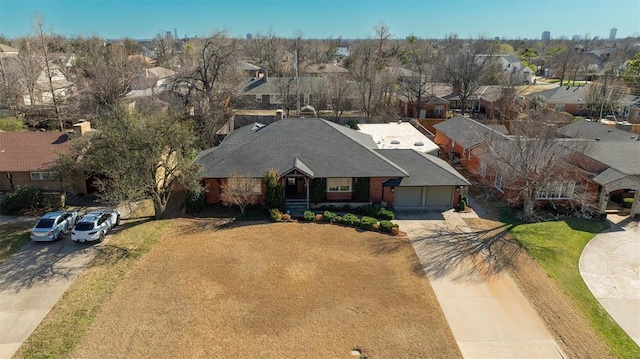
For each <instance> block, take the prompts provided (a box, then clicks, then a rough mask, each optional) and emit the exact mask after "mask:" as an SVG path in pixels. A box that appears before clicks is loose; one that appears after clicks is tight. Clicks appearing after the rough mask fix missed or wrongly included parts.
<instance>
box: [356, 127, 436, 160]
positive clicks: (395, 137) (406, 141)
mask: <svg viewBox="0 0 640 359" xmlns="http://www.w3.org/2000/svg"><path fill="white" fill-rule="evenodd" d="M358 129H359V130H360V132H363V133H366V134H368V135H369V136H371V138H372V139H373V141H374V142H375V143H376V145H377V146H378V148H380V149H414V150H416V151H418V152H422V153H426V154H431V155H435V156H437V155H438V150H439V149H440V148H439V147H438V145H436V144H435V143H434V142H433V141H431V140H430V139H429V138H427V136H425V135H423V134H422V133H421V132H420V131H418V130H417V129H416V128H415V127H413V125H412V124H410V123H408V122H391V123H375V124H372V123H369V124H359V125H358Z"/></svg>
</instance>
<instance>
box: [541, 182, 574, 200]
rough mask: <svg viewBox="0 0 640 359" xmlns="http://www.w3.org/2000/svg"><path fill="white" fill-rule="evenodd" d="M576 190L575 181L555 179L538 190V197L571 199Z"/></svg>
mask: <svg viewBox="0 0 640 359" xmlns="http://www.w3.org/2000/svg"><path fill="white" fill-rule="evenodd" d="M575 192H576V183H575V182H560V181H554V182H552V183H550V184H549V185H548V186H547V187H546V188H544V189H542V190H539V191H537V192H536V199H571V198H573V195H574V194H575Z"/></svg>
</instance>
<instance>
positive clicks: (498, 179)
mask: <svg viewBox="0 0 640 359" xmlns="http://www.w3.org/2000/svg"><path fill="white" fill-rule="evenodd" d="M493 186H494V187H495V188H497V189H498V191H500V192H504V179H503V178H502V173H496V178H494V180H493Z"/></svg>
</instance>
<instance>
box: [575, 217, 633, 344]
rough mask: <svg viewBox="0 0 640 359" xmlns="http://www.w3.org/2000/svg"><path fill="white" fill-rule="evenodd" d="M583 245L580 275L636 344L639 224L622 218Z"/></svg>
mask: <svg viewBox="0 0 640 359" xmlns="http://www.w3.org/2000/svg"><path fill="white" fill-rule="evenodd" d="M608 217H613V218H611V219H613V221H612V225H611V228H610V229H609V230H607V231H606V232H603V233H600V234H598V235H596V236H595V237H593V239H592V240H591V241H590V242H589V243H588V244H587V245H586V246H585V248H584V250H583V251H582V256H580V275H582V279H584V282H585V283H586V284H587V287H589V290H591V293H593V296H594V297H596V299H597V300H598V301H599V302H600V304H601V305H602V307H603V308H604V309H605V310H606V311H607V312H608V313H609V315H611V317H612V318H613V319H614V320H615V321H616V322H618V324H619V325H620V327H622V329H623V330H624V331H625V332H627V334H628V335H629V336H630V337H631V338H632V339H633V340H634V341H635V342H636V343H637V344H638V345H640V225H639V224H638V221H632V220H630V219H626V220H624V221H623V222H620V223H615V222H617V221H616V220H615V218H616V217H617V216H611V215H609V216H608Z"/></svg>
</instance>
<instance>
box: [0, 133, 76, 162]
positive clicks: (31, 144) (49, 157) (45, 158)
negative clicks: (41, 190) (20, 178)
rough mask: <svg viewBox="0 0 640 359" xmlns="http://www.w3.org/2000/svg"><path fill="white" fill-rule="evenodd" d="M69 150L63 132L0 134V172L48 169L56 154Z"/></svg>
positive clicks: (67, 139)
mask: <svg viewBox="0 0 640 359" xmlns="http://www.w3.org/2000/svg"><path fill="white" fill-rule="evenodd" d="M68 148H69V137H68V136H67V134H66V133H64V132H2V133H0V171H1V172H8V171H13V172H27V171H42V170H47V169H50V168H51V167H52V166H53V165H54V164H55V160H56V157H57V156H58V154H60V153H63V152H65V151H67V149H68Z"/></svg>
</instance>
